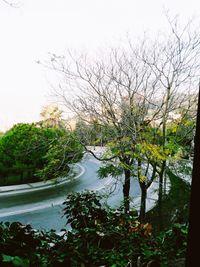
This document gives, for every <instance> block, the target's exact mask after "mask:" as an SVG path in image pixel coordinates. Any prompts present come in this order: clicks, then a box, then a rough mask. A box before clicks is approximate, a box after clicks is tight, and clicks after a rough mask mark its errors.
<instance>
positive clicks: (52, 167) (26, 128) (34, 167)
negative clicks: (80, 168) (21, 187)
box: [0, 123, 82, 183]
mask: <svg viewBox="0 0 200 267" xmlns="http://www.w3.org/2000/svg"><path fill="white" fill-rule="evenodd" d="M76 144H77V142H76V141H75V139H74V138H72V135H70V134H69V133H68V132H67V131H65V130H64V129H63V130H62V129H58V128H47V127H46V128H45V127H38V126H36V125H34V124H22V123H21V124H17V125H15V126H14V127H13V128H11V129H10V130H9V131H8V132H6V133H5V135H4V136H3V137H2V138H1V139H0V167H1V168H0V170H1V172H0V177H1V179H2V182H3V183H5V182H6V181H5V180H7V179H9V178H10V177H15V178H16V177H17V178H18V179H17V180H16V181H14V183H15V182H16V183H18V182H28V181H29V182H30V181H32V182H34V181H38V180H39V179H40V178H43V179H47V178H54V177H55V176H59V175H62V174H63V172H64V171H65V173H67V172H68V171H69V164H70V163H73V162H77V161H78V160H79V159H81V156H82V152H81V149H80V147H79V146H77V145H76ZM61 151H62V152H61ZM47 170H48V171H47ZM39 171H40V172H39ZM41 172H42V173H43V175H39V173H40V174H41ZM44 174H46V175H47V176H46V177H44ZM50 174H52V176H51V175H50ZM19 178H20V181H19ZM12 182H13V181H12Z"/></svg>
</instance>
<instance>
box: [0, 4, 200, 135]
mask: <svg viewBox="0 0 200 267" xmlns="http://www.w3.org/2000/svg"><path fill="white" fill-rule="evenodd" d="M13 1H14V0H13ZM16 2H18V3H19V7H18V8H12V7H10V6H8V5H6V4H5V3H4V2H3V1H2V0H0V131H5V130H7V129H9V128H10V127H11V126H12V125H13V124H14V123H18V122H33V121H37V120H39V113H40V112H41V110H42V107H43V106H44V105H47V104H48V103H49V101H50V98H49V96H48V95H49V93H50V85H49V80H52V77H48V75H49V73H48V72H47V70H45V69H44V68H43V67H42V66H41V65H38V64H36V61H37V60H43V59H45V58H47V56H48V53H49V52H52V53H56V54H64V53H65V51H66V50H67V49H68V48H70V49H71V48H75V49H76V50H79V49H80V50H82V49H83V48H84V49H85V50H91V49H92V50H95V49H97V50H98V49H99V48H101V47H106V46H112V45H116V44H117V43H118V42H120V40H121V39H123V38H124V37H125V36H126V34H127V33H128V34H129V35H131V36H138V35H140V34H143V32H144V31H146V32H150V33H151V34H152V33H154V32H156V31H157V30H159V29H161V30H162V28H164V27H165V23H166V19H165V17H164V15H163V10H164V9H169V11H170V13H171V14H172V15H173V14H180V15H181V17H182V19H185V20H187V19H189V18H191V17H192V16H196V17H197V18H198V16H199V14H200V1H199V0H190V1H184V0H180V1H179V0H167V1H164V0H152V1H149V0H16ZM51 75H53V74H51Z"/></svg>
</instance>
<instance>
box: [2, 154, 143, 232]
mask: <svg viewBox="0 0 200 267" xmlns="http://www.w3.org/2000/svg"><path fill="white" fill-rule="evenodd" d="M81 165H82V166H83V168H84V169H85V172H84V173H83V174H82V175H81V176H80V177H79V178H78V179H75V180H72V181H71V182H69V183H67V184H61V185H55V186H53V187H52V188H46V189H45V188H43V189H42V190H39V191H38V190H36V191H31V192H28V191H26V192H21V193H16V194H12V195H11V194H10V195H9V194H8V195H6V194H0V221H3V222H6V221H10V222H13V221H19V222H21V223H23V224H31V225H32V227H33V228H35V229H43V230H50V229H55V230H56V231H60V230H61V229H63V228H66V219H65V218H64V217H62V216H63V212H62V209H63V206H62V203H63V201H64V200H65V198H66V195H67V194H69V193H71V192H80V191H83V190H85V189H88V190H100V191H101V192H102V193H106V194H109V193H110V192H111V191H113V190H114V189H115V191H114V193H113V194H112V195H111V196H109V198H108V200H107V202H108V204H110V205H112V206H114V205H118V204H120V201H122V199H123V196H122V183H121V181H117V182H116V181H114V180H112V179H111V178H106V179H101V180H100V179H99V178H98V177H97V174H96V172H97V170H98V168H99V166H100V163H99V162H98V161H97V160H95V159H94V158H93V157H92V156H88V157H87V159H85V160H83V161H82V162H81ZM131 182H132V183H133V184H132V186H131V188H132V191H131V194H130V195H131V196H133V197H137V196H139V194H140V189H139V185H138V183H137V181H136V180H134V179H132V181H131Z"/></svg>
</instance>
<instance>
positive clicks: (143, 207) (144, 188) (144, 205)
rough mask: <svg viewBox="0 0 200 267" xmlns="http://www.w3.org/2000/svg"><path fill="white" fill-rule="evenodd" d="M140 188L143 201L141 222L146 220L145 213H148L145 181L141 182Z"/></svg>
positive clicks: (141, 203)
mask: <svg viewBox="0 0 200 267" xmlns="http://www.w3.org/2000/svg"><path fill="white" fill-rule="evenodd" d="M140 189H141V202H140V216H139V220H140V222H141V223H142V222H144V220H145V214H146V198H147V187H146V183H145V182H143V183H142V182H140Z"/></svg>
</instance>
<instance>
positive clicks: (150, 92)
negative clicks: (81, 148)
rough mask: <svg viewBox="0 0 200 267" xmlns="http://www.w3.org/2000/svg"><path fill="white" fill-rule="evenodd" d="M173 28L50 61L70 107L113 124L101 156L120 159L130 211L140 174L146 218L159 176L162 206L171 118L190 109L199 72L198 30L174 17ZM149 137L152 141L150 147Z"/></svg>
mask: <svg viewBox="0 0 200 267" xmlns="http://www.w3.org/2000/svg"><path fill="white" fill-rule="evenodd" d="M170 29H171V33H169V34H168V35H165V37H164V38H163V36H161V37H160V39H159V38H158V39H157V40H156V41H155V42H154V43H152V44H151V43H150V42H149V41H148V44H147V43H146V42H145V40H144V41H143V42H141V43H140V44H139V46H134V44H132V43H131V42H129V47H128V48H126V49H116V50H115V49H113V50H111V51H110V53H109V54H107V55H106V56H105V57H104V58H103V56H102V58H101V59H95V60H91V59H90V58H89V56H88V55H81V56H79V57H74V56H73V55H72V54H70V53H69V54H68V57H67V58H66V57H64V56H62V57H58V56H56V55H52V57H51V60H50V62H51V68H52V69H53V70H56V71H58V72H60V73H61V74H62V75H63V77H64V83H61V84H60V85H59V89H58V90H57V91H56V94H57V96H58V97H59V98H60V99H61V101H62V102H63V103H64V104H65V105H66V107H67V108H69V109H70V110H71V111H73V112H74V113H75V114H76V115H77V116H78V117H79V118H81V119H82V120H83V121H86V122H87V123H91V122H93V121H94V120H96V121H97V122H98V123H99V124H100V125H112V127H113V129H114V130H113V134H114V135H113V140H112V142H110V144H109V147H110V154H109V153H108V152H107V154H106V155H107V156H104V157H103V159H101V160H104V161H107V160H114V159H115V162H111V165H112V167H113V166H114V165H115V164H116V162H117V164H118V172H116V173H119V172H120V170H121V172H122V173H123V174H124V181H123V195H124V207H125V212H128V211H129V205H130V200H129V192H130V179H131V176H136V177H137V178H138V180H139V183H140V187H141V192H142V198H141V211H140V215H141V218H142V219H144V215H145V202H146V193H147V189H148V188H149V186H150V185H151V183H152V181H153V180H154V179H155V178H156V177H157V176H159V184H160V187H159V203H160V210H161V203H162V195H163V177H164V174H165V171H166V161H167V156H168V155H167V153H166V151H165V150H166V149H165V148H166V144H167V127H168V123H169V120H170V116H171V115H173V114H175V112H179V113H180V110H181V108H182V107H183V106H184V112H183V109H182V114H181V116H182V117H184V116H185V115H186V114H187V113H188V112H189V108H190V107H191V106H192V104H193V103H192V102H191V96H192V95H193V94H194V91H195V90H194V89H196V86H195V82H196V79H197V77H198V72H199V63H198V62H199V55H200V41H199V40H200V38H199V35H197V33H196V32H193V33H192V32H191V31H190V24H187V25H186V27H184V29H183V30H180V29H179V28H178V24H177V21H176V20H175V21H170ZM48 66H49V65H48ZM183 113H184V114H183ZM151 128H154V130H155V129H156V134H155V136H154V139H155V138H157V137H158V136H159V140H161V142H160V143H159V142H157V140H156V141H155V140H154V141H152V140H153V139H152V138H153V137H152V136H151V138H150V140H148V139H147V138H148V134H147V133H148V131H149V129H151ZM150 131H151V130H150ZM158 133H159V135H158ZM156 135H157V136H156ZM145 138H146V140H145ZM151 139H152V140H151ZM148 142H152V144H151V146H150V147H149V146H147V145H146V143H148ZM144 148H145V149H146V150H145V149H144ZM159 148H160V150H159ZM155 149H157V152H156V153H158V154H159V156H157V158H156V156H155V155H153V150H155ZM116 159H117V160H116ZM107 170H108V171H110V169H109V168H108V169H107Z"/></svg>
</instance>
